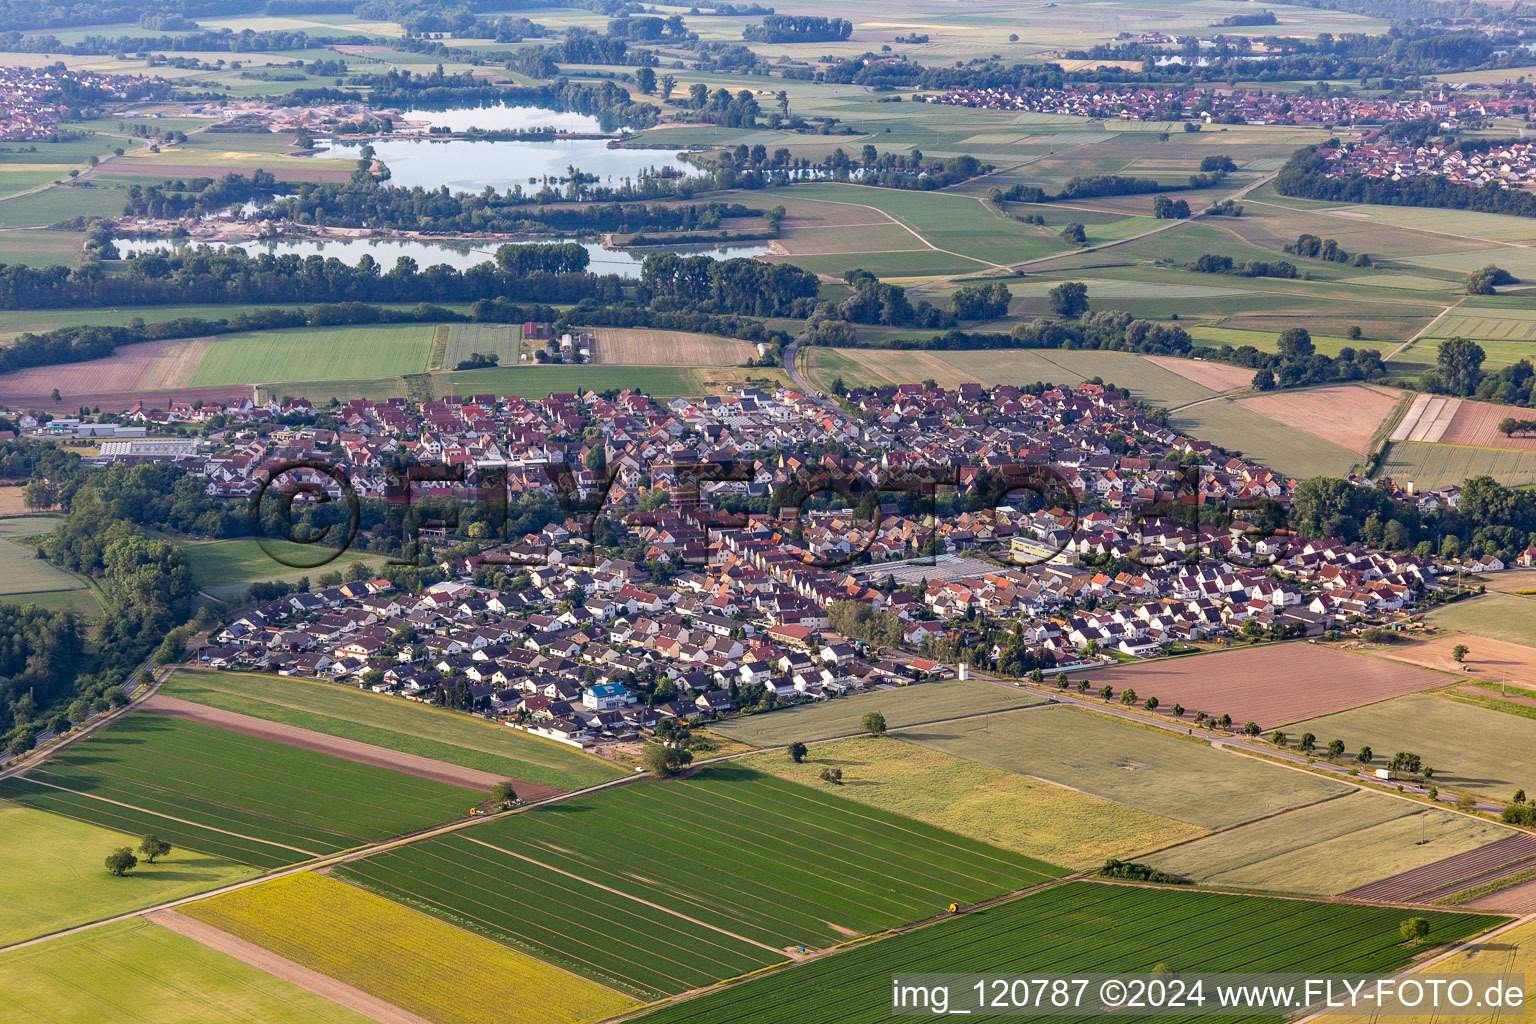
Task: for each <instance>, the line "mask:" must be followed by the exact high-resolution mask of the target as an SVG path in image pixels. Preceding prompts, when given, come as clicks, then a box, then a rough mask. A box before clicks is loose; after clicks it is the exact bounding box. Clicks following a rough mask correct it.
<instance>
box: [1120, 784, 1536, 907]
mask: <svg viewBox="0 0 1536 1024" xmlns="http://www.w3.org/2000/svg"><path fill="white" fill-rule="evenodd" d="M1509 835H1511V832H1510V830H1509V829H1507V828H1503V827H1501V826H1498V825H1495V824H1493V823H1492V822H1489V821H1480V820H1478V819H1476V818H1471V817H1468V816H1467V815H1465V814H1455V813H1453V812H1451V811H1446V810H1438V809H1435V808H1432V807H1425V806H1423V805H1422V804H1417V803H1413V802H1411V801H1408V800H1397V799H1394V798H1392V797H1390V796H1383V795H1381V794H1379V793H1369V792H1356V793H1351V794H1349V795H1347V796H1343V797H1340V798H1339V799H1337V800H1328V801H1326V802H1324V803H1320V804H1313V805H1311V806H1309V807H1300V808H1297V809H1296V810H1293V811H1286V812H1285V813H1284V814H1280V815H1277V816H1275V817H1273V818H1265V819H1264V820H1262V821H1255V822H1250V823H1249V824H1246V825H1239V826H1238V827H1237V828H1231V829H1226V830H1224V831H1221V832H1217V833H1216V834H1215V835H1211V836H1207V837H1205V838H1204V839H1199V840H1196V841H1195V842H1193V843H1186V844H1185V845H1183V846H1180V847H1178V848H1176V849H1173V850H1169V851H1167V852H1165V853H1160V854H1156V855H1154V856H1152V857H1148V858H1146V862H1147V863H1148V864H1151V865H1153V866H1154V867H1157V868H1159V869H1161V870H1163V871H1167V872H1171V873H1172V874H1175V875H1179V876H1181V877H1184V878H1189V879H1192V880H1193V881H1195V882H1197V883H1199V884H1201V885H1213V886H1222V887H1226V888H1237V889H1259V890H1266V891H1270V892H1300V893H1310V894H1313V895H1317V896H1334V895H1337V894H1339V893H1341V892H1348V891H1349V890H1350V889H1354V888H1357V887H1358V886H1362V885H1368V884H1370V883H1371V882H1375V881H1378V880H1380V879H1383V878H1386V877H1388V876H1390V875H1395V874H1398V873H1400V872H1403V871H1411V870H1412V869H1414V868H1417V867H1423V866H1424V865H1425V864H1431V863H1433V862H1435V861H1437V860H1440V859H1442V858H1444V857H1453V856H1455V855H1456V854H1458V853H1465V852H1466V851H1468V850H1473V849H1476V848H1477V847H1479V846H1485V845H1487V844H1488V843H1491V842H1494V841H1495V840H1498V839H1504V838H1507V837H1508V836H1509Z"/></svg>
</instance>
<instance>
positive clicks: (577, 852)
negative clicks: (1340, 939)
mask: <svg viewBox="0 0 1536 1024" xmlns="http://www.w3.org/2000/svg"><path fill="white" fill-rule="evenodd" d="M791 851H792V852H791ZM341 872H342V874H343V875H344V876H345V877H347V878H350V879H353V880H356V881H359V882H361V883H363V884H365V885H369V886H371V887H374V888H376V889H377V890H378V891H379V892H380V894H382V895H385V896H389V897H391V898H395V899H398V900H400V901H402V902H406V903H408V904H411V905H414V906H418V907H421V908H423V909H426V910H428V911H430V912H433V913H436V914H439V915H441V916H445V917H446V918H447V919H448V920H449V921H451V922H453V923H456V924H461V925H464V926H466V927H470V928H473V929H476V930H480V931H482V932H484V934H486V935H487V936H489V937H490V938H493V939H497V940H498V941H502V942H504V943H506V944H508V945H511V946H513V947H515V948H520V949H526V950H528V951H530V952H532V953H534V954H535V955H536V956H540V957H542V958H544V959H548V960H550V961H551V962H552V963H555V964H557V965H559V966H564V967H568V968H569V969H571V970H574V971H576V972H577V973H581V974H584V975H587V976H588V977H591V978H593V979H594V980H597V981H600V982H603V983H605V984H609V985H611V986H613V987H616V988H619V989H621V990H623V991H626V992H632V993H635V994H639V995H642V996H654V995H657V994H660V993H676V992H679V991H682V990H685V989H687V988H691V987H694V986H697V985H700V984H703V983H706V982H708V981H714V980H720V979H722V978H727V977H732V976H735V975H738V974H742V973H745V972H747V971H750V970H754V969H756V968H757V967H760V966H763V965H764V964H769V963H775V962H778V961H780V960H783V959H785V958H784V957H783V955H782V954H781V953H780V951H781V950H784V949H785V948H786V947H789V948H794V947H800V946H805V947H823V946H828V945H832V944H834V943H836V942H838V941H840V940H841V939H843V938H847V937H850V936H853V935H858V934H865V933H869V932H876V931H880V930H882V929H885V928H889V927H892V926H894V925H897V924H901V923H903V922H908V921H913V920H918V919H921V918H923V917H927V916H929V915H932V914H936V913H942V912H943V910H944V908H945V907H947V906H948V905H949V904H950V903H952V902H958V903H961V904H968V903H973V902H976V901H979V900H982V899H986V898H989V897H993V896H998V895H1001V894H1003V893H1007V892H1012V891H1014V890H1017V889H1022V888H1025V887H1028V886H1030V885H1034V884H1036V883H1038V882H1040V881H1043V880H1045V879H1047V878H1050V877H1052V876H1054V875H1057V874H1059V873H1060V869H1057V868H1053V867H1050V866H1049V865H1046V864H1044V863H1041V862H1040V861H1036V860H1032V859H1031V858H1028V857H1024V856H1021V855H1019V854H1015V853H1010V852H1008V851H1006V850H1002V849H999V848H996V847H992V846H988V845H986V844H984V843H980V842H976V841H975V840H971V839H966V838H964V837H962V836H959V835H955V834H954V833H950V832H945V831H943V830H941V829H937V828H933V827H932V826H929V825H925V824H923V823H921V822H918V821H915V820H913V819H910V818H904V817H900V816H898V815H894V814H889V813H886V812H884V811H880V810H876V809H874V808H871V807H866V806H861V805H858V804H854V803H850V802H848V801H846V800H843V799H841V798H840V797H839V796H837V795H836V794H835V792H833V791H830V790H829V788H828V787H825V786H823V787H822V788H820V789H813V788H811V787H809V786H801V785H797V784H795V783H792V782H786V781H784V780H781V779H776V778H773V777H771V776H768V775H764V774H761V773H759V772H756V771H753V770H751V769H750V768H745V767H742V766H739V765H716V766H712V767H710V768H707V769H705V770H704V771H703V772H701V773H699V774H698V775H695V776H692V777H690V778H687V779H681V780H675V781H670V782H643V783H640V784H638V785H635V786H629V787H625V788H624V789H622V790H608V791H606V792H603V793H598V794H593V795H591V796H587V797H583V798H581V799H579V800H574V801H568V802H565V803H559V804H553V805H550V806H549V807H546V808H542V809H539V810H536V811H532V812H529V813H526V814H519V815H515V816H513V817H511V818H506V819H503V820H500V821H496V822H492V823H489V824H487V825H486V826H484V827H483V828H477V829H474V830H473V831H472V832H469V833H464V834H462V835H453V836H445V837H442V838H441V839H434V840H431V841H429V842H425V843H418V844H413V845H411V846H408V847H402V848H400V849H398V850H395V851H391V852H389V853H386V854H383V855H381V856H378V857H371V858H368V859H366V860H362V861H357V862H354V863H352V864H349V865H347V866H346V867H344V868H342V869H341ZM702 879H709V882H708V884H707V885H705V884H701V880H702ZM551 905H558V906H560V907H561V908H563V910H564V912H565V914H564V916H563V918H561V919H556V918H554V917H552V916H551V915H550V914H549V913H548V908H549V907H550V906H551ZM659 908H666V910H661V909H659ZM589 922H591V923H589Z"/></svg>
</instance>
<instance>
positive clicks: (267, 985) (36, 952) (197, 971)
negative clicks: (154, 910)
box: [0, 919, 369, 1024]
mask: <svg viewBox="0 0 1536 1024" xmlns="http://www.w3.org/2000/svg"><path fill="white" fill-rule="evenodd" d="M0 991H4V992H11V993H20V992H25V993H26V996H27V997H26V998H25V999H8V1000H7V1001H6V1004H5V1006H4V1008H3V1009H0V1020H3V1021H5V1024H97V1022H100V1021H106V1020H110V1021H112V1022H113V1024H254V1022H258V1021H259V1022H261V1024H369V1022H368V1018H366V1017H364V1016H362V1015H361V1014H357V1013H353V1012H352V1011H350V1010H345V1009H342V1008H341V1007H340V1006H337V1005H336V1004H335V1003H333V1002H331V1001H330V1000H328V999H323V998H321V997H320V996H317V995H312V994H311V993H309V992H305V991H304V990H302V989H300V988H298V987H297V986H295V985H291V984H289V983H288V982H286V981H281V980H279V979H277V978H274V977H273V976H272V975H270V974H267V973H266V972H264V971H260V970H257V969H256V968H255V967H251V966H248V965H246V964H243V963H240V962H239V961H238V960H235V959H232V958H230V957H227V956H225V955H224V954H222V953H218V952H215V951H214V950H211V949H208V948H207V947H205V946H202V945H199V944H198V943H196V942H194V941H192V940H191V939H188V938H184V937H182V936H180V935H177V934H176V933H174V932H172V931H169V930H167V929H165V928H161V927H160V926H159V925H155V924H151V923H149V922H148V921H144V920H142V919H134V920H129V921H119V922H117V923H115V924H109V925H103V926H102V927H100V928H93V929H91V930H90V931H87V932H80V933H78V934H76V935H70V936H66V937H64V938H59V939H52V940H50V941H48V942H46V943H42V944H40V945H36V946H28V947H26V948H24V949H17V950H12V951H10V952H9V953H0Z"/></svg>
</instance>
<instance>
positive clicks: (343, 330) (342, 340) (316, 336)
mask: <svg viewBox="0 0 1536 1024" xmlns="http://www.w3.org/2000/svg"><path fill="white" fill-rule="evenodd" d="M431 351H432V326H431V325H430V324H374V325H372V326H368V327H296V328H292V329H288V330H276V331H250V332H248V333H245V334H225V335H220V336H219V337H217V338H215V339H214V342H213V346H212V348H210V349H209V350H208V354H207V355H206V356H204V357H203V361H202V362H201V363H199V364H198V367H197V370H196V371H195V372H194V373H193V374H192V380H191V382H190V383H191V385H192V386H193V387H212V386H218V385H233V384H264V383H269V382H275V381H308V380H348V379H353V378H362V377H387V376H393V375H397V374H405V373H420V372H422V371H423V370H425V369H426V368H427V356H428V354H429V353H430V352H431Z"/></svg>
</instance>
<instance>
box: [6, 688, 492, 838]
mask: <svg viewBox="0 0 1536 1024" xmlns="http://www.w3.org/2000/svg"><path fill="white" fill-rule="evenodd" d="M482 795H483V794H480V793H477V792H475V791H473V790H468V789H461V788H459V787H457V786H446V785H442V784H440V783H436V782H428V781H425V780H423V779H415V778H411V777H410V776H406V775H401V774H399V773H396V772H391V771H387V770H385V769H382V768H374V767H371V766H367V765H361V764H355V763H353V762H351V761H345V760H342V759H340V758H336V757H330V756H327V755H325V754H317V753H313V752H311V751H307V750H300V749H298V748H297V747H289V746H283V745H281V744H277V743H272V742H269V741H265V740H257V739H253V738H251V737H247V736H240V735H238V734H236V733H232V732H227V731H225V730H222V729H215V728H212V727H210V726H206V725H198V724H194V723H190V722H180V721H176V720H174V719H170V718H166V717H164V716H162V715H149V714H133V715H129V716H128V717H127V718H125V719H123V720H121V721H119V722H116V723H114V724H113V725H112V727H111V728H110V729H108V730H106V731H105V732H103V733H99V734H97V735H94V736H91V737H90V738H88V739H86V740H83V741H81V742H79V743H76V744H75V745H74V746H72V747H70V748H68V749H67V750H66V751H64V752H63V753H61V754H59V755H58V756H57V757H55V758H54V759H53V760H51V761H48V762H46V763H44V764H42V765H40V766H38V767H36V768H33V769H31V770H30V771H29V772H28V774H27V776H26V777H25V778H12V779H6V780H4V781H3V782H0V797H7V798H10V799H12V800H15V801H16V802H18V803H23V804H27V805H29V806H32V807H38V808H41V809H43V810H51V811H56V812H58V813H61V814H67V815H69V816H70V817H74V818H79V819H80V820H82V821H87V822H91V823H93V824H97V825H102V826H104V827H108V828H116V829H118V830H121V831H125V832H128V833H130V834H134V835H142V834H143V833H146V832H154V833H156V834H157V835H159V836H160V837H161V838H162V839H165V840H167V841H169V842H171V843H173V844H175V845H177V846H184V847H187V848H189V849H194V850H201V851H203V852H205V853H210V854H214V855H216V856H222V857H227V858H228V859H230V860H237V861H241V862H244V863H247V864H253V865H255V866H257V867H274V866H277V865H280V864H291V863H294V862H297V861H301V860H307V859H309V858H310V857H314V856H318V855H320V854H324V853H332V852H335V851H337V850H343V849H346V848H348V847H352V846H357V845H360V844H361V843H363V842H366V841H369V840H377V839H383V838H386V837H388V836H391V835H397V834H399V833H402V832H409V831H413V830H415V829H418V828H422V827H424V826H427V825H432V824H436V823H438V822H443V821H449V820H452V819H454V818H459V817H462V816H464V815H465V814H466V813H467V812H468V810H469V807H470V805H472V804H474V803H475V802H476V801H477V800H479V799H480V798H481V797H482Z"/></svg>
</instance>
